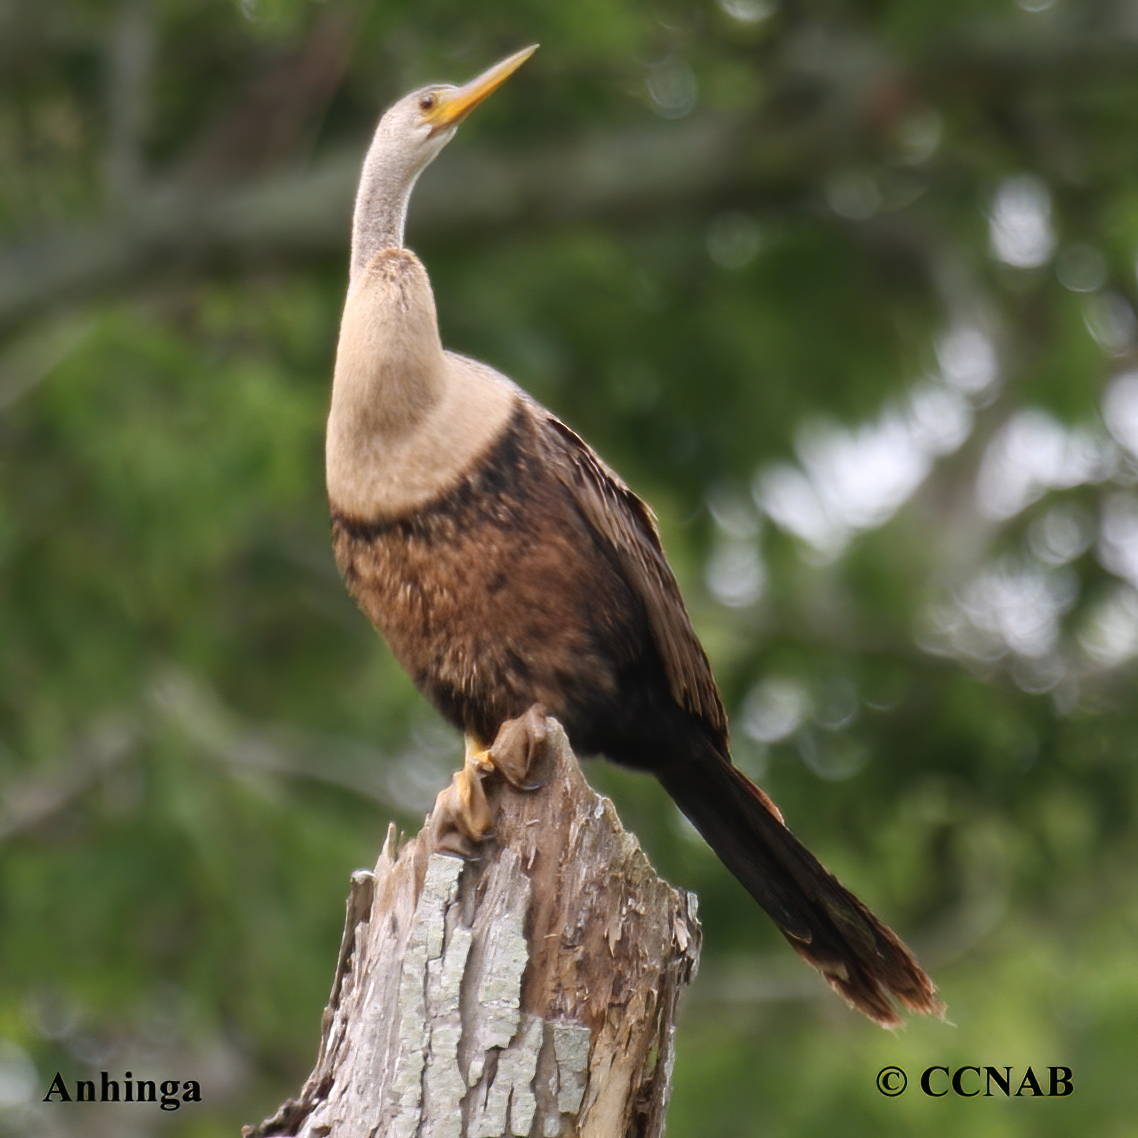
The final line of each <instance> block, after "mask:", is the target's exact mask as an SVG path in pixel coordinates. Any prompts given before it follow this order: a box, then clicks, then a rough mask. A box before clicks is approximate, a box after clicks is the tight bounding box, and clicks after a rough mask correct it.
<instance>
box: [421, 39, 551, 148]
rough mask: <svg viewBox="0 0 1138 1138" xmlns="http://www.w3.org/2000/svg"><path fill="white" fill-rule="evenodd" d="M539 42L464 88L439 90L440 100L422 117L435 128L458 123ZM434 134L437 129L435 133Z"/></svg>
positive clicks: (526, 57)
mask: <svg viewBox="0 0 1138 1138" xmlns="http://www.w3.org/2000/svg"><path fill="white" fill-rule="evenodd" d="M538 46H539V45H538V44H536V43H535V44H533V45H532V46H531V47H524V48H522V50H521V51H515V52H514V54H513V55H510V56H507V57H506V58H505V59H503V60H502V61H501V63H495V64H494V66H493V67H491V68H489V69H487V70H486V71H483V72H482V74H481V75H479V76H478V77H477V78H476V79H471V81H470V82H469V83H465V84H463V86H461V87H454V88H443V89H442V90H441V91H439V92H438V102H437V103H436V104H435V106H434V107H432V108H431V109H430V110H429V111H428V112H427V113H426V114H425V115H424V116H423V117H424V118H425V119H426V120H427V122H429V123H430V124H431V125H432V126H433V127H434V128H435V131H439V130H444V129H445V128H446V127H448V126H455V125H456V124H458V123H460V122H462V120H463V119H464V118H466V116H467V115H468V114H470V112H471V111H472V110H474V108H475V107H476V106H478V104H479V103H481V102H482V100H483V99H485V98H486V97H487V96H488V95H490V94H492V93H493V92H494V91H496V90H497V89H498V88H499V87H500V86H501V85H502V84H503V83H505V81H506V80H507V79H509V77H510V76H511V75H513V73H514V72H515V71H517V69H518V68H519V67H521V65H522V64H523V63H525V61H526V60H527V59H529V57H530V56H531V55H533V53H534V52H535V51H537V49H538ZM432 133H434V132H432Z"/></svg>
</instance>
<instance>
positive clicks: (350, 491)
mask: <svg viewBox="0 0 1138 1138" xmlns="http://www.w3.org/2000/svg"><path fill="white" fill-rule="evenodd" d="M534 50H535V49H534V48H527V49H526V50H524V51H519V52H517V53H516V54H515V55H512V56H510V57H509V58H508V59H505V60H503V61H502V62H501V63H499V64H497V65H496V66H494V67H492V68H490V70H488V71H486V72H485V73H484V74H482V75H480V76H479V77H478V78H477V79H474V80H472V81H471V82H470V83H467V84H466V85H465V86H463V87H453V86H449V85H435V86H429V87H424V88H422V89H421V90H418V91H415V92H413V93H411V94H410V95H407V96H406V97H404V98H403V99H400V100H399V102H397V103H395V105H394V106H392V107H391V108H390V109H389V110H388V111H387V113H386V114H384V116H383V118H382V119H381V120H380V123H379V126H378V127H377V129H376V132H375V137H374V140H373V141H372V144H371V147H370V149H369V150H368V154H367V158H366V160H365V162H364V167H363V173H362V176H361V180H360V186H359V193H358V196H357V198H356V206H355V216H354V221H353V227H352V260H351V279H350V284H349V287H348V294H347V301H346V303H345V306H344V315H343V322H342V325H341V328H340V341H339V347H338V350H337V354H336V367H335V375H334V379H333V385H332V402H331V412H330V414H329V418H328V439H327V475H328V495H329V500H330V503H331V510H332V518H333V541H334V547H335V554H336V561H337V563H338V565H339V566H340V570H341V572H342V573H343V575H344V579H345V581H346V583H347V585H348V588H349V589H350V590H351V592H352V595H353V596H354V597H355V599H356V600H357V601H358V603H359V605H360V607H361V608H362V609H363V611H364V612H365V613H366V614H367V616H368V617H370V618H371V621H372V623H373V624H374V625H375V626H376V627H377V628H378V629H379V630H380V631H381V632H382V633H383V635H384V636H385V637H386V638H387V640H388V642H389V643H390V645H391V647H392V649H393V650H394V652H395V655H396V656H397V657H398V659H399V661H400V663H401V664H402V665H403V667H404V668H405V669H406V670H407V671H408V673H410V676H411V678H412V679H413V680H414V682H415V684H416V685H417V686H418V687H419V688H420V690H421V691H423V692H424V693H425V694H426V695H427V696H428V697H429V699H430V700H431V702H432V703H433V704H434V705H435V707H436V708H437V709H438V710H439V711H440V712H441V713H442V715H443V716H445V717H446V718H447V719H448V720H449V721H450V722H451V723H453V724H455V725H456V726H457V727H458V728H460V729H461V730H462V731H463V733H464V734H465V737H466V741H467V762H466V765H465V767H464V769H463V771H461V772H460V773H459V775H458V776H456V778H455V783H454V786H453V788H452V790H451V797H450V799H449V802H450V808H451V814H452V820H453V824H454V826H455V827H456V829H457V832H458V836H459V839H460V841H462V840H465V841H467V842H469V841H477V840H479V839H480V838H482V837H484V836H485V835H486V834H487V833H488V831H489V828H490V819H489V815H488V811H487V808H486V803H485V798H484V796H483V793H482V791H481V783H480V774H481V772H483V771H485V770H487V769H489V768H490V767H491V766H493V765H494V759H498V764H497V765H498V767H499V769H501V770H502V771H503V773H504V774H505V775H506V776H507V777H510V778H511V780H512V781H517V780H519V779H522V778H524V770H514V771H513V772H511V771H510V770H509V769H508V766H509V764H508V762H507V761H506V760H505V759H504V758H499V756H498V755H497V754H495V755H494V756H493V758H492V757H491V755H490V751H489V747H490V744H491V742H492V741H493V740H494V738H495V736H496V734H497V732H498V729H499V728H500V727H501V726H502V724H503V723H505V722H506V721H507V720H512V719H515V718H518V717H522V716H523V715H524V713H526V712H527V710H528V709H530V708H531V707H532V706H534V705H541V706H542V707H544V708H545V709H546V710H547V711H548V712H549V713H550V714H552V715H554V716H556V718H557V719H558V720H560V722H561V723H562V724H563V725H564V727H565V730H566V732H567V733H568V735H569V738H570V741H571V742H572V744H573V746H574V747H575V748H576V749H578V750H580V751H583V752H585V753H592V754H603V755H605V756H607V757H608V758H609V759H612V760H614V761H616V762H618V763H622V764H625V765H627V766H630V767H636V768H640V769H642V770H647V771H650V772H652V773H653V774H654V775H656V777H657V778H658V779H659V780H660V781H661V783H663V785H664V787H665V789H666V790H667V791H668V793H669V794H670V795H671V796H672V798H673V799H674V800H675V801H676V803H677V804H678V805H679V807H680V809H681V810H682V811H683V812H684V813H685V814H686V815H687V816H688V818H690V819H691V821H692V822H693V823H694V824H695V827H696V829H698V830H699V832H700V833H701V834H702V835H703V837H704V838H705V839H706V840H707V842H708V844H709V845H710V846H711V848H712V849H713V850H714V851H715V852H716V854H718V855H719V857H720V858H721V859H722V861H723V862H724V863H725V864H726V866H727V867H728V869H730V870H731V872H732V873H733V874H734V875H735V876H736V877H737V878H738V879H739V881H740V882H741V883H742V884H743V885H744V887H745V888H746V889H747V890H748V891H749V892H750V893H751V895H752V896H753V897H754V898H755V899H756V900H757V901H758V902H759V904H760V905H761V906H762V907H763V908H764V909H765V910H766V911H767V913H769V914H770V916H771V917H772V918H773V920H774V922H775V924H776V925H778V927H779V929H780V930H781V931H782V933H783V935H784V936H785V937H786V939H787V940H788V941H789V942H790V943H791V945H792V946H793V947H794V948H795V949H796V950H797V951H798V952H799V954H800V955H802V956H803V957H804V958H805V959H806V960H807V961H809V962H810V963H811V964H812V965H814V966H815V967H816V968H818V969H819V970H820V971H821V972H822V973H823V975H824V976H825V977H826V979H827V980H829V982H830V983H831V984H832V985H833V987H834V988H836V989H837V990H838V991H839V992H841V993H842V995H844V996H845V997H846V999H847V1000H849V1001H850V1003H852V1004H853V1005H854V1006H856V1007H858V1008H860V1009H861V1010H862V1011H863V1012H865V1013H866V1015H868V1016H870V1017H871V1018H873V1019H875V1020H877V1021H878V1022H879V1023H882V1024H885V1025H894V1024H896V1023H897V1022H899V1020H898V1016H897V1013H896V1010H895V1007H894V1000H896V1001H899V1002H900V1003H901V1004H903V1005H905V1006H906V1007H908V1008H910V1009H913V1010H916V1011H919V1012H938V1011H940V1010H941V1004H940V1003H939V1001H938V1000H937V998H936V993H935V989H934V987H933V985H932V983H931V981H930V980H929V978H928V977H927V976H926V975H925V974H924V972H923V971H921V969H920V967H918V965H917V964H916V963H915V961H914V960H913V959H912V957H911V956H910V955H909V953H908V951H907V950H906V949H905V947H904V946H903V945H902V944H901V942H900V941H899V940H898V938H897V937H896V936H895V935H894V934H893V932H892V931H891V930H890V929H888V928H887V927H886V926H885V925H883V924H882V923H881V922H880V921H879V920H877V918H876V917H874V916H873V914H872V913H870V911H869V910H868V909H867V908H866V907H865V906H864V905H863V904H862V903H861V902H860V901H859V900H858V899H857V898H856V897H854V896H853V894H852V893H850V892H849V891H848V890H846V889H844V888H843V887H842V886H841V885H840V884H839V883H838V881H837V880H836V879H835V878H834V877H833V876H832V875H831V874H830V873H828V872H827V871H826V870H825V869H824V868H823V867H822V866H821V864H820V863H819V862H818V861H817V859H816V858H815V857H814V856H813V854H811V853H810V852H809V851H808V850H807V849H806V848H805V847H804V846H803V845H802V844H801V843H800V842H799V841H798V840H797V839H796V838H795V837H794V836H793V835H792V834H791V832H790V831H789V830H788V829H787V828H786V826H785V825H784V823H783V820H782V816H781V814H780V813H779V811H778V810H777V808H776V807H775V806H774V804H773V803H772V802H771V800H770V799H769V798H768V797H767V796H766V795H765V794H764V793H763V792H762V791H761V790H760V789H759V788H758V787H756V786H754V785H753V784H752V783H751V782H750V781H748V779H746V778H745V777H744V776H743V775H742V774H740V773H739V772H738V771H737V770H736V768H735V767H734V766H733V765H732V763H731V757H730V752H729V750H728V741H727V717H726V714H725V712H724V710H723V705H722V703H721V702H720V698H719V693H718V691H717V690H716V686H715V681H714V679H713V678H712V675H711V668H710V665H709V664H708V660H707V657H706V655H705V654H704V652H703V649H702V648H701V647H700V644H699V641H698V640H697V639H696V636H695V633H694V631H693V630H692V626H691V622H690V620H689V618H688V615H687V612H686V610H685V608H684V603H683V600H682V598H681V596H680V591H679V587H678V586H677V584H676V580H675V578H674V577H673V575H672V572H671V569H670V568H669V566H668V563H667V561H666V560H665V557H664V552H663V549H662V547H661V544H660V537H659V534H658V533H657V530H656V525H655V522H654V519H653V515H652V512H651V511H650V509H649V508H648V507H647V506H646V505H645V504H644V503H643V502H642V501H641V500H640V499H639V498H638V497H637V496H636V495H635V494H634V493H633V492H632V491H631V490H629V488H628V487H627V486H625V484H624V483H623V482H622V481H621V480H620V478H619V477H618V476H617V475H616V474H614V473H613V472H612V471H611V470H610V469H609V468H608V467H607V466H606V465H605V464H604V463H603V462H602V461H601V460H600V459H599V458H598V457H597V456H596V455H595V454H594V453H593V451H592V450H591V449H590V448H589V447H588V445H586V443H584V442H583V441H582V440H581V439H580V438H578V436H577V435H575V434H574V433H573V432H572V431H571V430H570V429H569V428H568V427H566V426H565V425H564V424H563V423H561V422H559V421H558V420H557V419H556V418H555V417H554V416H553V415H552V414H550V413H549V412H548V411H547V410H545V408H544V407H541V406H539V405H538V404H537V403H536V402H534V401H533V400H532V399H531V398H529V396H527V395H526V394H525V393H524V392H523V391H521V390H520V389H519V388H518V387H516V386H515V385H514V384H513V383H511V382H510V381H509V380H508V379H506V378H505V377H504V376H502V375H500V374H499V373H498V372H496V371H494V370H493V369H492V368H490V367H487V366H486V365H485V364H481V363H477V362H476V361H474V360H470V359H466V358H464V357H463V356H459V355H455V354H454V353H453V352H448V351H446V350H444V348H443V346H442V344H441V342H440V340H439V331H438V323H437V320H436V315H435V302H434V297H433V295H432V292H431V285H430V282H429V280H428V279H427V274H426V271H425V270H424V268H423V265H422V263H421V262H420V261H419V260H418V258H416V256H415V255H414V254H413V253H411V252H410V251H409V250H407V249H405V248H404V247H403V226H404V219H405V216H406V212H407V203H408V199H409V197H410V194H411V189H412V187H413V186H414V184H415V180H416V178H418V176H419V174H420V173H421V172H422V171H423V169H424V168H425V167H426V166H427V164H428V163H429V162H430V161H431V160H432V159H433V158H434V157H435V156H436V155H437V154H438V153H439V151H440V150H442V148H443V147H444V146H445V145H446V144H447V142H449V141H450V139H451V138H452V137H453V135H454V132H455V130H456V128H457V126H458V124H459V122H460V121H461V120H462V119H463V118H464V117H465V116H466V115H467V114H468V113H469V112H470V111H471V110H472V109H473V108H474V107H475V106H477V105H478V103H480V102H481V101H482V100H483V99H484V98H486V96H487V95H489V94H490V93H491V92H492V91H493V90H495V88H497V87H498V86H499V84H501V83H502V82H503V81H504V80H505V79H506V78H507V77H508V76H509V75H510V74H511V73H512V72H513V71H514V70H515V69H516V68H517V67H519V66H520V65H521V63H522V62H523V61H524V60H525V59H527V58H528V57H529V55H530V54H531V53H532V52H533V51H534ZM503 768H507V769H503ZM440 798H443V796H440Z"/></svg>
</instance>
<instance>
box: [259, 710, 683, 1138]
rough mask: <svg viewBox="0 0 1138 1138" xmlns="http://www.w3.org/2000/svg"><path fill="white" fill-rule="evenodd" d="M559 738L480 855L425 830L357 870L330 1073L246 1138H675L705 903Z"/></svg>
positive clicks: (493, 796)
mask: <svg viewBox="0 0 1138 1138" xmlns="http://www.w3.org/2000/svg"><path fill="white" fill-rule="evenodd" d="M549 728H550V733H549V742H547V744H546V747H545V752H544V753H543V754H542V756H541V757H539V758H538V760H537V762H536V765H535V768H534V772H533V775H534V777H535V778H536V780H538V781H539V782H541V783H542V785H541V789H538V790H536V791H517V790H513V789H512V787H510V786H509V785H505V784H504V783H500V784H496V785H493V786H487V791H488V795H489V800H490V807H492V810H493V811H494V816H495V833H496V836H495V838H494V839H492V840H490V841H488V842H487V843H486V846H485V848H484V849H483V851H481V856H480V857H479V858H478V859H476V860H470V861H464V860H462V859H460V858H456V857H452V856H448V855H442V854H436V852H434V851H432V849H431V841H430V833H431V818H430V817H428V818H427V823H426V825H424V826H423V830H422V831H421V832H420V833H419V835H418V836H415V838H414V839H412V840H410V841H407V842H405V843H403V844H401V843H399V842H398V841H397V839H396V833H395V827H394V826H391V827H390V830H389V831H388V835H387V841H386V842H385V843H384V849H382V852H381V854H380V856H379V861H378V863H377V865H376V868H374V871H373V872H368V871H357V872H356V873H355V874H353V876H352V890H351V893H349V896H348V901H347V921H346V924H345V929H344V941H343V943H341V946H340V955H339V962H338V964H337V970H336V980H335V982H333V984H332V993H331V997H330V1000H329V1004H328V1007H327V1008H325V1009H324V1017H323V1024H322V1039H321V1045H320V1057H319V1059H318V1062H316V1066H315V1070H314V1071H313V1072H312V1074H311V1075H310V1077H308V1080H307V1082H306V1083H305V1086H304V1088H303V1090H302V1091H300V1095H299V1097H298V1098H295V1099H289V1100H288V1102H287V1103H284V1105H283V1106H281V1108H280V1110H279V1111H278V1112H277V1114H275V1115H273V1118H271V1119H266V1120H265V1121H264V1122H262V1123H261V1124H259V1125H256V1127H246V1128H245V1130H244V1135H245V1138H267V1136H270V1135H294V1136H296V1138H325V1136H327V1138H386V1136H390V1138H498V1136H508V1135H511V1136H514V1135H517V1136H541V1138H552V1136H562V1135H579V1136H592V1138H617V1136H621V1135H629V1136H633V1135H635V1136H637V1138H641V1136H644V1138H649V1136H654V1135H662V1133H663V1118H665V1112H666V1110H667V1104H668V1095H669V1091H670V1079H671V1065H673V1037H674V1020H675V1014H676V1004H677V999H678V997H679V992H681V990H682V989H683V988H684V987H685V986H686V984H687V983H688V982H690V981H691V979H692V978H693V975H694V973H695V970H696V966H698V964H699V950H700V937H701V933H700V926H699V922H698V921H696V918H695V902H696V899H695V896H694V894H693V893H686V892H683V891H677V890H675V889H673V888H671V887H670V885H668V884H667V883H665V882H662V881H660V879H659V877H657V875H655V873H654V871H653V869H652V867H651V865H649V861H648V858H646V857H645V856H644V854H643V851H642V850H641V848H640V844H638V843H637V841H636V839H635V838H634V836H632V835H630V834H628V833H626V832H625V831H624V828H622V827H621V825H620V820H619V819H618V818H617V815H616V811H615V810H613V808H612V803H611V802H610V801H609V800H608V799H603V798H600V797H597V795H596V794H595V793H594V792H593V791H592V789H591V787H589V786H588V785H587V783H586V782H585V780H584V777H583V775H582V773H580V768H579V767H578V765H577V760H576V757H575V756H574V753H572V751H571V750H570V749H569V744H568V741H567V739H566V736H564V733H563V732H562V731H561V727H560V725H558V724H556V723H555V721H554V720H549Z"/></svg>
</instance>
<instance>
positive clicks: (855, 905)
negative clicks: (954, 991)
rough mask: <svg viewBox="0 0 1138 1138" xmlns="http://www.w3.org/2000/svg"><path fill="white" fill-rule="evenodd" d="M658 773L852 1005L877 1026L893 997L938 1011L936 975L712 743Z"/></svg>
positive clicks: (895, 1020) (894, 1018) (887, 1017)
mask: <svg viewBox="0 0 1138 1138" xmlns="http://www.w3.org/2000/svg"><path fill="white" fill-rule="evenodd" d="M701 742H702V741H701ZM660 781H661V782H662V783H663V784H664V788H665V789H666V790H667V792H668V793H669V794H670V795H671V796H672V798H673V799H674V800H675V802H676V805H677V806H679V808H680V809H681V810H682V811H683V812H684V814H686V815H687V817H688V818H689V819H690V820H691V822H692V824H693V825H694V826H695V828H696V829H697V830H698V831H699V832H700V833H701V834H702V835H703V837H704V839H705V840H706V841H707V844H708V845H709V846H711V848H712V849H713V850H714V851H715V853H716V854H717V855H718V856H719V858H720V860H721V861H722V862H723V864H724V865H726V866H727V868H728V869H729V870H731V872H732V873H733V874H734V875H735V876H736V877H737V878H738V879H739V881H740V882H741V883H742V885H743V886H744V888H746V890H747V892H749V893H750V894H751V896H752V897H754V898H755V900H756V901H758V903H759V904H760V905H762V907H763V908H764V909H765V910H766V911H767V913H768V915H769V916H770V917H771V919H772V920H773V921H774V923H775V924H776V925H778V927H779V930H780V931H781V932H782V934H783V936H785V937H786V939H787V940H788V941H789V942H790V944H791V946H792V947H793V948H794V950H795V951H796V952H797V953H798V954H799V955H800V956H801V957H802V958H803V959H804V960H806V961H807V962H808V963H809V964H812V965H813V966H814V967H815V968H817V969H818V971H819V972H821V973H822V975H823V976H824V977H825V978H826V979H827V980H828V981H829V983H830V985H831V986H832V987H833V988H834V989H835V990H836V991H838V992H840V993H841V995H842V996H844V997H845V998H846V1000H848V1001H849V1003H850V1004H851V1005H852V1006H853V1007H855V1008H857V1009H858V1010H859V1011H862V1012H864V1013H865V1014H866V1015H867V1016H869V1018H870V1019H873V1020H876V1021H877V1022H878V1023H879V1024H881V1025H882V1027H896V1026H897V1025H898V1024H900V1023H901V1017H900V1016H899V1015H898V1014H897V1010H896V1002H899V1003H901V1004H902V1005H904V1006H905V1007H906V1008H908V1009H909V1010H910V1011H914V1012H922V1013H924V1014H926V1015H940V1014H942V1013H943V1011H944V1005H943V1004H942V1003H941V1002H940V1000H938V999H937V995H936V988H935V987H934V986H933V982H932V981H931V980H930V979H929V978H928V976H926V975H925V973H924V971H923V970H922V969H921V967H920V965H918V964H917V962H916V961H915V960H914V959H913V957H912V956H911V955H910V953H909V950H908V949H907V948H906V947H905V946H904V945H903V944H902V943H901V941H900V940H899V939H898V937H897V935H896V934H895V933H894V932H893V930H892V929H890V928H888V927H887V926H886V925H884V924H882V922H881V921H879V920H878V919H877V918H876V917H875V916H874V915H873V914H872V913H871V912H870V911H869V910H868V909H867V908H866V907H865V905H863V904H862V903H861V902H860V901H859V900H858V899H857V898H856V897H855V896H854V895H853V894H852V893H851V892H850V891H849V890H848V889H846V888H845V887H844V886H842V885H841V884H840V882H839V881H838V879H837V878H836V877H834V875H833V874H832V873H830V872H828V871H827V870H826V869H825V868H824V867H823V866H822V864H821V863H820V862H819V861H818V859H817V858H816V857H815V856H814V855H813V854H812V853H811V852H810V851H809V850H808V849H807V848H806V847H805V846H804V845H803V844H802V843H801V842H800V841H799V840H798V839H797V838H796V837H795V836H794V835H793V834H792V833H791V832H790V830H788V829H787V828H786V825H785V824H784V823H783V821H782V815H781V814H780V813H779V812H778V808H777V807H776V806H775V805H774V803H773V802H771V800H770V799H769V798H768V797H767V796H766V795H765V794H764V793H763V792H762V791H761V790H760V789H759V788H758V787H757V786H755V785H754V784H753V783H752V782H750V780H748V779H747V777H746V776H745V775H743V774H741V773H740V772H739V771H738V770H737V769H736V768H735V767H734V766H732V765H731V763H730V762H729V761H728V760H727V759H725V758H724V757H723V756H722V755H720V754H719V753H718V752H717V751H716V750H715V749H714V748H713V747H712V746H711V744H710V743H708V744H707V745H706V746H703V747H701V749H700V753H699V754H697V755H692V756H691V757H690V758H688V759H687V760H686V761H684V762H683V763H677V764H674V765H673V766H672V767H671V768H670V769H668V770H667V771H665V772H664V773H663V774H661V776H660Z"/></svg>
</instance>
